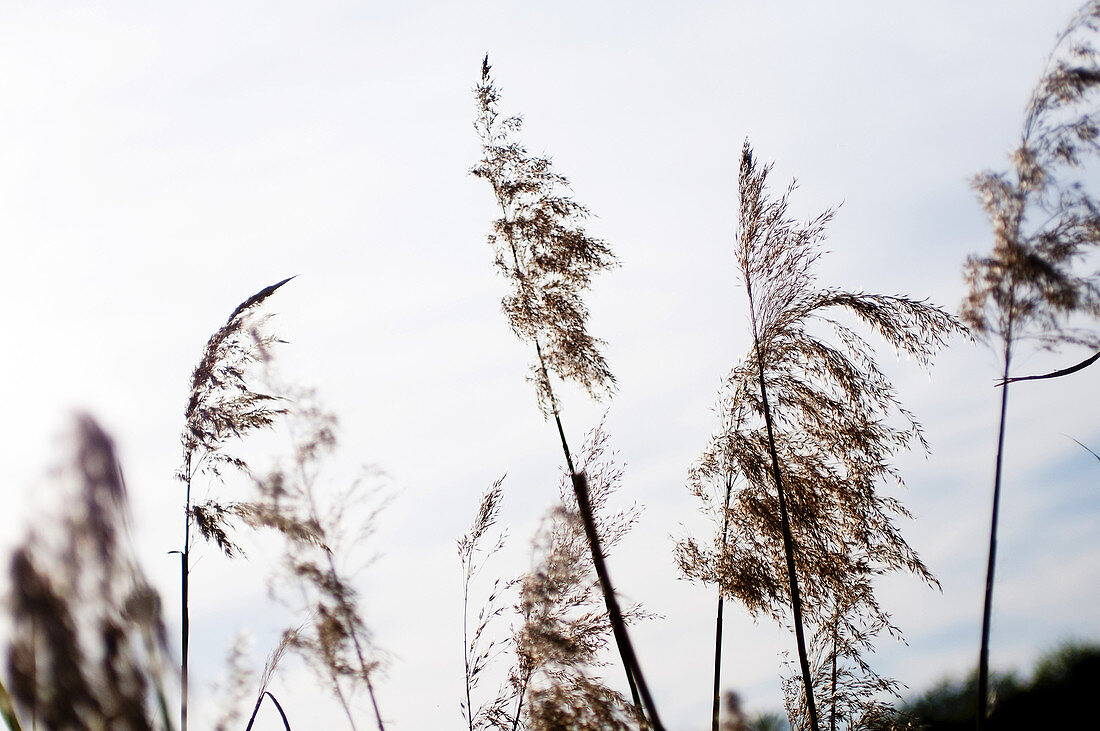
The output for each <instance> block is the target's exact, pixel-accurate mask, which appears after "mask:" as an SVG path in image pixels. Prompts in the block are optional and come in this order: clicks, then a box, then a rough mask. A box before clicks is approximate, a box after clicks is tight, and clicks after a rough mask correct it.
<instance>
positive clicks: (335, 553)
mask: <svg viewBox="0 0 1100 731" xmlns="http://www.w3.org/2000/svg"><path fill="white" fill-rule="evenodd" d="M287 403H288V405H289V406H288V413H287V425H288V428H289V431H290V432H291V434H292V438H293V439H294V442H295V447H294V450H293V455H292V457H291V459H290V460H289V461H287V462H286V463H285V464H282V465H280V466H278V467H276V468H275V469H274V470H273V471H272V472H271V473H270V474H268V475H266V476H264V477H263V478H261V479H257V481H256V488H257V491H258V492H259V494H260V497H259V499H258V500H257V501H255V502H254V503H251V504H249V511H250V512H251V514H252V516H253V519H254V520H259V521H260V522H261V523H262V524H264V525H268V526H273V527H276V528H277V529H278V530H279V532H280V533H281V535H282V536H283V537H284V539H285V544H284V547H285V556H284V558H285V567H286V572H287V576H285V577H280V579H279V582H280V584H282V585H284V586H287V587H290V588H293V589H296V590H297V591H298V593H299V594H300V596H301V600H302V603H303V604H304V609H305V611H306V612H307V613H308V614H309V615H310V617H311V620H310V622H308V623H307V624H305V625H304V626H302V627H299V628H298V629H297V630H293V631H292V632H290V633H288V636H289V637H290V638H291V639H290V641H289V645H288V646H289V647H290V648H291V649H294V650H295V651H296V652H298V653H299V654H301V655H302V656H303V657H304V658H305V659H306V661H307V662H309V663H310V664H311V665H313V666H314V667H315V668H316V669H317V670H319V671H320V672H321V673H322V676H323V677H324V678H325V679H326V680H327V681H328V683H329V686H330V688H331V690H332V692H333V694H334V695H335V696H336V698H337V699H338V700H339V701H340V704H341V706H342V707H343V709H344V712H345V714H346V715H347V717H348V722H349V724H350V726H351V728H352V729H354V728H355V720H354V718H353V716H352V713H351V706H350V702H349V695H350V694H354V693H355V692H357V691H359V690H365V691H366V692H367V695H368V697H369V699H370V702H371V707H372V710H373V712H374V720H375V724H376V725H377V726H378V729H379V731H384V729H385V724H384V721H383V719H382V713H381V710H380V709H379V704H378V698H377V694H376V692H375V687H374V682H375V680H376V678H377V677H378V674H379V673H381V672H382V670H383V668H384V665H385V662H384V660H385V657H384V654H383V653H382V651H381V650H380V649H379V648H378V647H377V646H376V645H375V643H374V640H373V637H372V634H371V632H370V629H369V628H368V627H367V624H366V622H365V621H364V620H363V616H362V613H361V611H360V606H359V593H358V591H357V590H356V589H355V586H354V584H353V571H352V570H351V569H349V568H348V565H347V564H348V561H350V560H352V559H353V558H354V556H353V554H354V553H355V552H356V550H357V549H358V548H359V547H361V544H362V543H363V541H365V540H366V539H367V538H369V537H370V535H371V534H372V533H373V530H374V525H375V521H376V519H377V516H378V512H379V511H380V510H381V509H382V508H383V507H384V502H381V503H380V502H379V500H378V499H377V494H376V493H377V490H376V489H375V488H374V487H372V486H371V485H370V484H369V483H367V482H366V481H364V480H365V478H368V477H371V476H372V475H370V474H368V475H365V476H364V479H360V480H357V481H355V482H353V483H352V484H351V485H350V486H348V487H346V488H343V489H339V490H325V489H323V477H322V474H323V468H324V466H325V464H326V461H327V460H328V458H329V457H330V456H331V454H332V453H333V451H334V450H335V449H336V445H337V439H336V427H337V425H336V418H335V416H333V415H332V414H331V413H329V412H328V411H327V410H325V409H324V408H322V407H321V406H320V405H319V404H318V403H317V400H316V397H315V396H314V394H313V393H312V392H308V391H306V392H300V393H296V394H294V395H293V397H287ZM276 516H277V520H276ZM353 521H354V522H353ZM284 526H290V527H292V528H289V529H287V528H285V527H284ZM260 700H262V695H261V698H260ZM272 700H273V701H274V698H272Z"/></svg>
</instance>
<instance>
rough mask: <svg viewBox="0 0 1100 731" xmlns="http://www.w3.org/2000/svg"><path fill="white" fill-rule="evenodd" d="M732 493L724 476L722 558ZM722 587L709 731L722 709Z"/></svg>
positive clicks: (728, 477) (730, 483) (715, 730)
mask: <svg viewBox="0 0 1100 731" xmlns="http://www.w3.org/2000/svg"><path fill="white" fill-rule="evenodd" d="M732 492H733V475H732V474H727V475H726V499H725V501H724V502H723V503H722V554H721V555H722V557H723V558H724V557H725V555H726V540H727V537H726V534H727V533H729V525H730V493H732ZM725 598H726V597H725V596H724V594H723V592H722V585H721V584H719V585H718V619H717V620H716V622H715V628H714V698H713V703H712V705H711V709H710V728H711V731H718V716H719V714H720V713H721V707H722V614H723V611H724V610H725Z"/></svg>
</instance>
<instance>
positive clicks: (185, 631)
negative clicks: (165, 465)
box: [180, 453, 262, 731]
mask: <svg viewBox="0 0 1100 731" xmlns="http://www.w3.org/2000/svg"><path fill="white" fill-rule="evenodd" d="M184 474H185V475H187V499H186V502H185V503H184V507H183V552H182V553H180V602H181V604H182V607H181V615H182V616H181V620H180V625H181V626H180V633H181V635H182V637H181V643H180V644H181V652H180V655H181V660H180V731H187V645H188V640H189V639H190V635H191V621H190V611H189V606H190V605H189V603H188V592H187V590H188V574H189V573H190V570H191V569H190V561H189V559H190V555H191V455H190V453H188V455H187V457H186V459H185V460H184ZM261 698H262V696H261Z"/></svg>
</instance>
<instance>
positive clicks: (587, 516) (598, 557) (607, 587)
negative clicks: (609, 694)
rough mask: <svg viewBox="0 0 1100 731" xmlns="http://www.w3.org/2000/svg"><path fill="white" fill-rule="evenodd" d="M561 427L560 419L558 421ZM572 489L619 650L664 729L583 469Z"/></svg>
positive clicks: (659, 730)
mask: <svg viewBox="0 0 1100 731" xmlns="http://www.w3.org/2000/svg"><path fill="white" fill-rule="evenodd" d="M558 428H559V429H560V428H561V423H560V422H559V423H558ZM573 491H574V493H576V496H577V508H578V509H579V511H580V514H581V519H582V520H583V521H584V532H585V534H586V535H587V536H588V544H589V546H591V548H592V561H593V563H595V564H596V576H598V577H599V579H600V586H601V587H602V588H603V593H604V600H605V601H606V603H607V614H608V618H609V619H610V620H611V629H612V630H613V631H614V633H615V640H616V642H618V643H619V651H620V652H621V653H623V663H624V664H625V665H626V666H627V667H628V668H630V669H632V670H633V675H634V680H635V682H636V683H637V685H638V692H639V693H640V694H641V696H642V702H643V703H644V704H645V708H646V711H648V712H649V723H650V725H651V726H652V727H653V729H654V731H664V726H663V725H662V724H661V719H660V718H659V717H658V715H657V708H656V706H654V704H653V697H652V696H650V694H649V688H648V686H647V685H646V682H645V678H644V677H643V676H642V671H641V668H640V667H639V666H638V658H637V656H636V655H635V654H634V647H633V645H631V644H630V636H629V635H628V634H627V632H626V623H625V622H624V621H623V615H622V612H620V611H619V602H618V601H617V600H616V599H615V589H614V587H612V585H611V578H610V576H609V575H608V573H607V565H606V564H605V563H604V557H603V551H602V550H601V549H600V537H599V535H598V534H597V533H596V522H595V520H594V519H593V517H592V505H591V504H590V503H589V501H588V481H587V479H585V476H584V473H583V472H582V473H580V474H574V475H573Z"/></svg>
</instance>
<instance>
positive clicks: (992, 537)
mask: <svg viewBox="0 0 1100 731" xmlns="http://www.w3.org/2000/svg"><path fill="white" fill-rule="evenodd" d="M1004 354H1005V369H1004V380H1003V383H1004V387H1003V388H1002V389H1001V424H1000V429H999V431H998V434H997V466H996V469H995V471H994V473H993V475H994V476H993V517H992V519H991V521H990V527H989V563H988V565H987V566H986V572H985V602H984V605H983V607H982V648H981V651H980V653H979V655H978V711H977V719H976V724H977V729H978V731H982V729H984V728H985V719H986V713H987V711H988V706H989V698H988V694H989V625H990V619H991V617H992V613H993V569H994V568H995V566H996V563H997V518H998V515H999V513H1000V508H1001V465H1002V463H1003V457H1004V446H1005V416H1006V414H1007V410H1008V368H1009V365H1010V364H1011V362H1012V345H1011V338H1008V339H1006V341H1005V351H1004Z"/></svg>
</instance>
